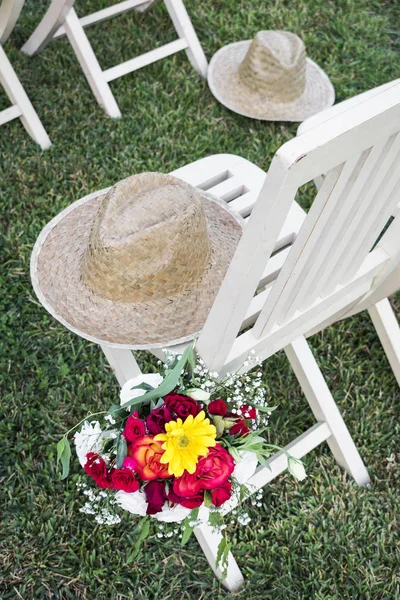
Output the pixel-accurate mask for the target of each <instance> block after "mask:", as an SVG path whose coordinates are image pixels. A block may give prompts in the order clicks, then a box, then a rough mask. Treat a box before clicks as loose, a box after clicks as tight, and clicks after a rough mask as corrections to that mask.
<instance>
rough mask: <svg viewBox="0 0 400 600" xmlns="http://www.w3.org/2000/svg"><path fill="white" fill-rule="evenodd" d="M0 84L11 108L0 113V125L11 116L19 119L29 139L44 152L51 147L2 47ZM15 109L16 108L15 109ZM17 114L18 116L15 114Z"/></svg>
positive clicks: (0, 52)
mask: <svg viewBox="0 0 400 600" xmlns="http://www.w3.org/2000/svg"><path fill="white" fill-rule="evenodd" d="M0 84H1V85H2V86H3V87H4V90H5V92H6V94H7V96H8V97H9V99H10V101H11V103H12V104H13V106H12V107H11V110H10V109H6V110H8V112H6V113H5V114H4V112H3V111H2V113H0V114H1V115H2V116H0V123H1V122H4V123H5V122H6V121H5V120H3V119H7V120H10V119H9V118H8V117H10V115H11V116H12V115H13V114H14V115H15V117H19V118H20V119H21V121H22V124H23V126H24V127H25V129H26V131H27V132H28V133H29V135H30V136H31V138H32V139H33V140H34V141H35V142H37V143H38V144H39V145H40V147H41V148H42V149H43V150H45V149H46V148H49V147H50V146H51V142H50V138H49V136H48V135H47V133H46V130H45V128H44V127H43V125H42V123H41V121H40V119H39V117H38V115H37V113H36V111H35V109H34V108H33V106H32V103H31V101H30V100H29V98H28V96H27V94H26V92H25V90H24V88H23V86H22V84H21V82H20V80H19V79H18V76H17V74H16V73H15V71H14V69H13V67H12V65H11V63H10V61H9V60H8V58H7V55H6V53H5V52H4V50H3V48H2V46H0ZM15 107H17V108H15ZM17 113H18V114H17Z"/></svg>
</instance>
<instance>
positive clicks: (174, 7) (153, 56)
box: [22, 0, 208, 118]
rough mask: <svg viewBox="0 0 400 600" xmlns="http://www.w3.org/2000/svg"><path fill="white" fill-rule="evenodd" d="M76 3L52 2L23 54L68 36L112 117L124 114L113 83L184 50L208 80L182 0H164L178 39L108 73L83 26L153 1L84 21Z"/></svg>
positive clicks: (139, 0)
mask: <svg viewBox="0 0 400 600" xmlns="http://www.w3.org/2000/svg"><path fill="white" fill-rule="evenodd" d="M74 4H75V0H52V3H51V5H50V7H49V9H48V11H47V13H46V14H45V16H44V17H43V19H42V21H41V22H40V23H39V25H38V27H37V28H36V29H35V31H34V32H33V33H32V35H31V37H30V38H29V40H28V41H27V42H26V44H25V45H24V46H23V48H22V51H23V52H25V54H28V55H29V56H31V55H33V54H35V53H36V52H39V51H40V50H42V49H43V48H44V47H45V46H46V45H47V44H48V43H49V42H50V41H51V40H52V39H55V38H58V37H61V36H63V35H67V37H68V39H69V41H70V42H71V45H72V48H73V49H74V52H75V54H76V56H77V58H78V61H79V63H80V65H81V67H82V70H83V72H84V74H85V76H86V79H87V80H88V83H89V85H90V87H91V89H92V92H93V94H94V95H95V97H96V100H97V102H98V103H99V104H100V106H102V107H103V108H104V110H105V112H106V114H107V115H109V116H110V117H115V118H118V117H120V116H121V111H120V109H119V107H118V104H117V102H116V100H115V98H114V95H113V93H112V91H111V88H110V85H109V83H110V81H113V80H114V79H117V78H118V77H122V76H123V75H126V74H127V73H131V72H132V71H136V70H137V69H140V68H141V67H144V66H146V65H149V64H151V63H153V62H155V61H157V60H160V59H161V58H165V57H166V56H170V55H171V54H175V53H176V52H179V51H180V50H185V52H186V54H187V56H188V58H189V60H190V62H191V64H192V65H193V67H194V68H195V69H196V71H197V72H198V73H199V74H200V75H201V76H202V77H206V75H207V67H208V65H207V60H206V57H205V55H204V52H203V49H202V47H201V45H200V42H199V40H198V38H197V35H196V32H195V30H194V28H193V25H192V22H191V20H190V18H189V15H188V13H187V11H186V8H185V6H184V4H183V1H182V0H164V4H165V6H166V8H167V11H168V13H169V16H170V17H171V20H172V22H173V24H174V27H175V29H176V32H177V34H178V39H177V40H175V41H173V42H170V43H168V44H164V45H163V46H160V47H158V48H155V49H154V50H150V51H149V52H146V53H145V54H142V55H140V56H136V57H135V58H132V59H131V60H127V61H126V62H123V63H121V64H119V65H116V66H115V67H111V68H110V69H106V70H105V71H103V70H102V69H101V67H100V64H99V61H98V60H97V57H96V55H95V53H94V50H93V48H92V46H91V44H90V42H89V40H88V38H87V36H86V33H85V31H84V27H87V26H89V25H93V24H94V23H98V22H100V21H104V20H106V19H109V18H111V17H113V16H116V15H119V14H122V13H125V12H127V11H130V10H139V11H143V10H146V9H147V8H149V7H150V6H151V5H152V4H154V2H149V1H148V0H123V2H119V3H118V4H114V5H112V6H109V7H107V8H104V9H102V10H99V11H97V12H95V13H93V14H91V15H88V16H85V17H82V18H81V19H79V18H78V16H77V14H76V12H75V9H74Z"/></svg>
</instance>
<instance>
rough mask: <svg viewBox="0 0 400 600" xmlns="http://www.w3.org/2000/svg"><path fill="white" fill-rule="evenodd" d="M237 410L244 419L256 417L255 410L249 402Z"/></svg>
mask: <svg viewBox="0 0 400 600" xmlns="http://www.w3.org/2000/svg"><path fill="white" fill-rule="evenodd" d="M239 410H240V413H241V415H242V416H243V417H244V418H245V419H257V411H256V409H255V408H254V406H250V404H243V406H241V407H240V408H239Z"/></svg>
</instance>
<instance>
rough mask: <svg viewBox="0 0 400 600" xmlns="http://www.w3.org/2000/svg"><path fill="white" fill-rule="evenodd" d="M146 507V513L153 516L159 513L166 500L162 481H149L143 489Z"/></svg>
mask: <svg viewBox="0 0 400 600" xmlns="http://www.w3.org/2000/svg"><path fill="white" fill-rule="evenodd" d="M144 491H145V494H146V500H147V502H148V507H147V511H146V513H147V514H148V515H155V514H156V513H158V512H160V511H161V509H162V507H163V506H164V503H165V501H166V499H167V496H166V494H165V483H164V482H163V481H156V480H154V481H150V482H149V483H148V484H147V485H146V487H145V488H144Z"/></svg>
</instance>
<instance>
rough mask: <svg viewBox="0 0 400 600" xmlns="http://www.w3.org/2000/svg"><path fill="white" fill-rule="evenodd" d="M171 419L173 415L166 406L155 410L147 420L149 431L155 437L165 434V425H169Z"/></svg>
mask: <svg viewBox="0 0 400 600" xmlns="http://www.w3.org/2000/svg"><path fill="white" fill-rule="evenodd" d="M171 419H172V415H171V413H170V411H169V409H168V408H167V407H166V406H165V405H163V406H160V408H155V409H154V410H152V411H151V413H150V414H149V416H148V417H147V419H146V425H147V429H148V430H149V432H150V433H152V434H153V435H156V434H157V433H165V423H168V422H169V421H171Z"/></svg>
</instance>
